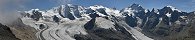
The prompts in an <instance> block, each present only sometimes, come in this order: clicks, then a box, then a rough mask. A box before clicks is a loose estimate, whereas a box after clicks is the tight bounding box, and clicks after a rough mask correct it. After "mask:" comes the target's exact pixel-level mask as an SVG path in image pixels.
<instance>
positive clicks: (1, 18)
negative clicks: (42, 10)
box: [0, 0, 29, 24]
mask: <svg viewBox="0 0 195 40" xmlns="http://www.w3.org/2000/svg"><path fill="white" fill-rule="evenodd" d="M28 1H29V0H28ZM25 2H27V0H0V23H3V24H9V23H11V22H13V21H14V20H16V19H17V18H18V17H19V15H20V14H19V13H17V10H18V9H20V8H22V7H24V6H23V5H22V4H23V3H25Z"/></svg>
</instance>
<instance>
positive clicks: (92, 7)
mask: <svg viewBox="0 0 195 40" xmlns="http://www.w3.org/2000/svg"><path fill="white" fill-rule="evenodd" d="M89 8H91V9H92V10H96V9H100V8H105V7H104V6H102V5H94V6H90V7H89Z"/></svg>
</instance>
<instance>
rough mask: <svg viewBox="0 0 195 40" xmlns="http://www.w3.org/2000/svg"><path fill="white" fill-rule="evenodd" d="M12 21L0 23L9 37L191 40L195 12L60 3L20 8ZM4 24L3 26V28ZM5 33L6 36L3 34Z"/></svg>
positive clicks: (194, 34) (35, 39) (194, 33)
mask: <svg viewBox="0 0 195 40" xmlns="http://www.w3.org/2000/svg"><path fill="white" fill-rule="evenodd" d="M20 13H21V15H22V16H21V17H19V18H18V20H16V21H15V22H13V24H10V25H5V26H4V25H0V27H3V28H2V29H0V30H3V31H0V32H4V31H6V32H5V33H9V34H5V33H0V37H6V38H0V39H10V40H12V39H13V40H14V39H15V40H193V39H195V27H194V26H195V25H194V24H195V12H183V11H180V10H179V9H177V8H175V7H173V6H165V7H164V8H162V9H154V8H153V9H152V10H148V9H145V8H143V7H142V6H141V5H139V4H132V5H131V6H129V7H127V8H124V9H122V10H117V9H115V8H108V7H104V6H101V5H94V6H89V7H83V6H78V5H73V4H66V5H61V6H58V7H54V8H52V9H49V10H39V9H32V10H29V11H20ZM4 27H6V28H4ZM4 35H9V36H8V37H7V36H4Z"/></svg>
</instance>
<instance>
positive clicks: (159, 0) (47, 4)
mask: <svg viewBox="0 0 195 40" xmlns="http://www.w3.org/2000/svg"><path fill="white" fill-rule="evenodd" d="M12 2H13V3H12ZM17 2H18V3H17ZM17 2H15V1H12V0H11V1H9V2H8V5H9V7H8V8H15V6H17V7H18V9H19V10H30V9H34V8H39V9H41V10H46V9H50V8H52V7H56V6H59V5H62V4H67V3H70V4H74V5H81V6H85V7H88V6H91V5H103V6H105V7H110V8H114V7H115V8H117V9H119V10H120V9H122V8H126V7H128V6H130V5H131V4H133V3H136V4H140V5H141V6H142V7H144V8H146V9H152V8H156V9H161V8H163V7H164V6H167V5H171V6H174V7H176V8H178V9H179V10H182V11H187V12H191V11H195V0H17ZM20 2H21V3H20ZM0 6H1V5H0ZM6 6H7V5H6Z"/></svg>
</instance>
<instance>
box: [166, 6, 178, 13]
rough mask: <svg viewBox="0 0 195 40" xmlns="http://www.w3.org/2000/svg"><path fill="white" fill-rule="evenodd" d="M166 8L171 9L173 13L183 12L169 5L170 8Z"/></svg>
mask: <svg viewBox="0 0 195 40" xmlns="http://www.w3.org/2000/svg"><path fill="white" fill-rule="evenodd" d="M166 7H169V8H171V9H172V11H178V12H181V11H180V10H179V9H177V8H175V7H173V6H170V5H168V6H166Z"/></svg>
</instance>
